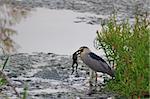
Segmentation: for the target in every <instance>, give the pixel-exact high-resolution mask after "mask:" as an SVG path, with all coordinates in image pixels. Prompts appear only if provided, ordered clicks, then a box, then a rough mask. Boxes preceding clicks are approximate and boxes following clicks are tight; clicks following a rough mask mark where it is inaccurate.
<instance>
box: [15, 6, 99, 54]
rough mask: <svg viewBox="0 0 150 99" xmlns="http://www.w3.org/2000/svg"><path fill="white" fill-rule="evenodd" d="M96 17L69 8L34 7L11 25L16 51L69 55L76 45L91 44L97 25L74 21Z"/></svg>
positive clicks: (89, 45) (97, 28) (91, 46)
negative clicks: (14, 32) (16, 32)
mask: <svg viewBox="0 0 150 99" xmlns="http://www.w3.org/2000/svg"><path fill="white" fill-rule="evenodd" d="M85 16H96V15H93V14H90V13H77V12H73V11H69V10H51V9H46V8H36V10H34V11H33V12H31V14H30V15H29V16H28V17H27V18H26V19H24V20H23V21H21V22H20V23H19V24H17V25H16V26H15V29H16V30H17V31H18V35H17V36H15V37H14V40H15V41H16V42H17V43H18V44H19V45H20V46H21V47H20V48H19V49H18V52H25V53H31V52H50V53H56V54H65V55H70V54H72V53H73V52H74V51H76V50H77V49H78V48H79V47H80V46H88V47H89V48H91V50H93V51H96V50H95V48H94V46H93V41H94V38H95V37H96V31H97V30H99V28H100V25H90V24H86V23H75V21H78V20H79V19H77V17H85Z"/></svg>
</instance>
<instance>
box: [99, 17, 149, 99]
mask: <svg viewBox="0 0 150 99" xmlns="http://www.w3.org/2000/svg"><path fill="white" fill-rule="evenodd" d="M149 34H150V28H149V20H148V18H147V14H145V15H143V16H142V17H141V16H138V15H137V16H135V22H134V24H133V25H131V24H130V23H129V21H128V19H127V20H126V21H124V22H122V23H119V24H118V23H117V22H116V17H115V15H114V16H113V17H112V18H111V19H110V20H109V22H108V24H107V25H105V26H103V28H102V30H101V31H100V32H97V41H98V46H100V48H102V49H103V50H104V52H105V54H106V56H107V58H108V60H109V62H110V61H113V65H114V66H115V68H116V70H115V79H114V80H111V81H109V82H108V84H107V86H106V88H108V89H109V90H110V91H112V92H115V93H117V94H119V95H121V96H126V97H129V98H132V97H134V98H137V97H138V96H141V97H142V96H143V95H144V94H145V93H148V92H149V89H150V86H149V78H150V77H149V71H150V67H149Z"/></svg>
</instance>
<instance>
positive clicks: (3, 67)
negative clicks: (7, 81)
mask: <svg viewBox="0 0 150 99" xmlns="http://www.w3.org/2000/svg"><path fill="white" fill-rule="evenodd" d="M8 60H9V56H8V57H7V58H6V60H5V62H4V65H3V67H2V71H3V70H4V68H5V67H6V64H7V62H8Z"/></svg>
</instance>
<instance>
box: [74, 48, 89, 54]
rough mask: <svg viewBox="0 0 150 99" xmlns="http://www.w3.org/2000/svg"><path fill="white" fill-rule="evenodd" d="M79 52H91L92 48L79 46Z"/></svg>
mask: <svg viewBox="0 0 150 99" xmlns="http://www.w3.org/2000/svg"><path fill="white" fill-rule="evenodd" d="M77 52H78V53H79V54H81V53H88V52H90V49H89V48H88V47H86V46H82V47H80V48H79V50H78V51H77Z"/></svg>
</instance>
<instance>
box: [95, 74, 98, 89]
mask: <svg viewBox="0 0 150 99" xmlns="http://www.w3.org/2000/svg"><path fill="white" fill-rule="evenodd" d="M97 77H98V76H97V72H95V88H97Z"/></svg>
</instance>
